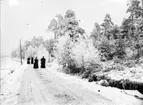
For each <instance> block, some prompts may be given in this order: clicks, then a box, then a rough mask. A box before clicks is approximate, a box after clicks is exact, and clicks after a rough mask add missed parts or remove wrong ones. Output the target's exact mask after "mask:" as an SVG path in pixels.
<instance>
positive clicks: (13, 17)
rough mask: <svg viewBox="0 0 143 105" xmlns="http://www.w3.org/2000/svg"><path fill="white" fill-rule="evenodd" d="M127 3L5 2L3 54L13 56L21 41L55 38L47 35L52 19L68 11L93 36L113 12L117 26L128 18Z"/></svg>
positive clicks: (105, 0)
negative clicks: (13, 51)
mask: <svg viewBox="0 0 143 105" xmlns="http://www.w3.org/2000/svg"><path fill="white" fill-rule="evenodd" d="M126 3H127V2H126V0H1V53H2V54H10V53H11V51H12V50H13V49H15V48H17V47H18V45H19V40H20V38H22V41H23V42H24V40H29V39H31V38H32V37H33V36H43V37H44V38H45V39H47V38H50V37H52V33H51V32H46V31H45V30H46V29H47V27H48V25H49V22H50V20H52V19H53V18H54V17H55V16H56V15H57V14H62V15H64V13H65V12H66V10H68V9H72V10H74V11H75V13H76V17H77V19H78V20H81V21H80V26H81V27H82V28H83V29H85V31H86V32H87V33H90V32H91V31H92V29H93V25H94V23H95V22H98V23H99V24H100V23H102V21H103V19H104V17H105V14H107V13H109V14H110V15H111V17H112V20H113V22H114V23H116V24H121V22H122V20H123V18H124V17H125V16H126V8H127V4H126Z"/></svg>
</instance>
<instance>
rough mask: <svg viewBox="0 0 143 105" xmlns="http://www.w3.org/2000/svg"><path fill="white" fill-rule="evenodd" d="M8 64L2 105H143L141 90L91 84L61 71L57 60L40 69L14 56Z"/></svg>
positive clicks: (1, 99)
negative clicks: (124, 89)
mask: <svg viewBox="0 0 143 105" xmlns="http://www.w3.org/2000/svg"><path fill="white" fill-rule="evenodd" d="M13 63H14V64H13ZM4 64H6V66H5V67H4V68H5V69H2V70H1V71H2V72H1V74H2V76H1V85H2V87H1V98H0V103H1V105H143V95H141V94H140V93H139V92H137V91H126V92H127V94H125V93H124V92H123V91H122V90H120V89H117V88H111V87H102V86H99V85H97V84H95V83H94V82H93V83H89V82H87V81H86V80H82V79H80V78H79V77H77V76H70V75H67V74H64V73H62V72H60V71H57V68H59V66H58V65H57V64H55V63H51V64H48V65H47V68H46V69H37V70H35V69H33V67H32V65H27V64H25V63H24V64H23V65H22V66H21V65H20V63H18V62H15V61H13V60H10V59H9V60H8V61H5V63H4ZM11 70H14V71H13V72H12V73H11ZM5 72H7V73H5Z"/></svg>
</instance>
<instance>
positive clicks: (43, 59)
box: [41, 57, 46, 68]
mask: <svg viewBox="0 0 143 105" xmlns="http://www.w3.org/2000/svg"><path fill="white" fill-rule="evenodd" d="M41 68H46V59H45V58H44V57H43V58H41Z"/></svg>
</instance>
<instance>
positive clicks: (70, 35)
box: [11, 0, 143, 93]
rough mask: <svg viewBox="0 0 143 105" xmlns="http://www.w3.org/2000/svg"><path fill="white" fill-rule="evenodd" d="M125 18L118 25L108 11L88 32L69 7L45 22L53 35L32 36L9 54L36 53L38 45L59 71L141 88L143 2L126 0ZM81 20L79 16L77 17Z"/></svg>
mask: <svg viewBox="0 0 143 105" xmlns="http://www.w3.org/2000/svg"><path fill="white" fill-rule="evenodd" d="M127 6H128V9H127V10H126V12H127V14H128V17H126V18H124V19H123V20H122V24H121V25H120V26H119V25H117V24H116V23H113V21H112V17H111V16H110V14H106V15H105V17H103V22H102V24H99V23H97V22H96V23H95V24H94V28H93V31H92V32H91V34H87V33H86V32H85V30H84V29H83V28H82V27H80V25H79V21H78V20H77V18H76V13H75V12H74V11H73V10H67V11H66V12H65V14H64V15H61V14H58V15H56V16H55V17H54V18H53V19H52V20H51V22H50V24H49V25H48V30H49V31H51V32H53V33H54V38H51V39H43V37H42V36H39V37H33V39H32V40H30V41H28V40H27V41H25V42H24V44H23V45H22V51H21V52H20V47H18V48H17V49H15V50H14V51H12V53H11V56H12V57H14V58H15V57H17V58H19V57H20V53H22V58H23V59H25V58H26V57H27V56H36V55H37V53H38V48H40V47H41V46H42V47H43V48H45V49H46V51H47V53H48V55H49V56H48V58H47V59H48V62H55V61H56V62H57V63H58V64H59V65H61V66H62V69H61V71H63V72H64V73H67V74H70V75H78V76H80V77H81V78H83V79H88V81H89V82H92V81H95V82H96V83H97V84H100V85H103V86H113V87H117V88H120V89H131V90H132V89H133V90H136V89H137V90H139V91H140V92H141V93H143V91H142V90H141V88H143V5H142V4H141V2H140V1H139V0H130V1H129V2H128V3H127ZM81 20H82V19H81Z"/></svg>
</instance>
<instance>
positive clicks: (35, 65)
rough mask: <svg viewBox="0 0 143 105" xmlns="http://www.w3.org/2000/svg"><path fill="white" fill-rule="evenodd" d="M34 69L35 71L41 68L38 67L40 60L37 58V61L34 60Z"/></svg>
mask: <svg viewBox="0 0 143 105" xmlns="http://www.w3.org/2000/svg"><path fill="white" fill-rule="evenodd" d="M33 68H34V69H37V68H39V66H38V59H37V58H35V60H34V66H33Z"/></svg>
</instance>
